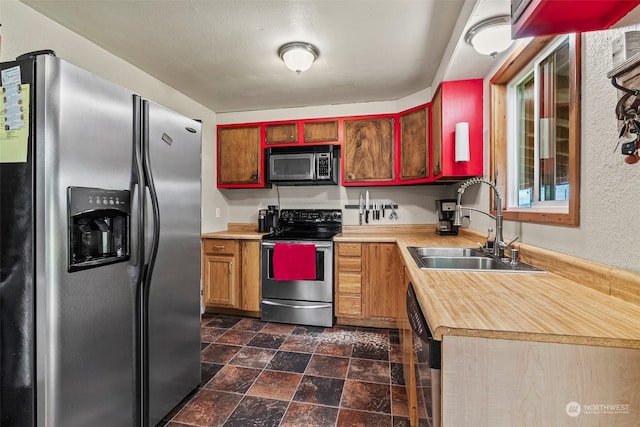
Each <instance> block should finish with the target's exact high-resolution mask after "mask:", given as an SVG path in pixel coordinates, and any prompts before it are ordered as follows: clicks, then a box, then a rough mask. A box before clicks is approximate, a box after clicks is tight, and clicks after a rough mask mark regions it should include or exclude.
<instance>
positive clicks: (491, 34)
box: [464, 15, 513, 58]
mask: <svg viewBox="0 0 640 427" xmlns="http://www.w3.org/2000/svg"><path fill="white" fill-rule="evenodd" d="M464 40H465V41H466V42H467V43H469V44H470V45H471V46H473V48H474V49H475V50H476V52H478V53H479V54H481V55H489V56H491V57H492V58H495V57H496V56H497V55H498V54H499V53H500V52H503V51H505V50H507V49H509V47H510V46H511V44H512V43H513V40H512V39H511V18H510V17H509V16H508V15H503V16H496V17H494V18H489V19H487V20H484V21H482V22H479V23H478V24H476V25H474V26H473V27H471V29H470V30H469V31H467V34H466V35H465V36H464Z"/></svg>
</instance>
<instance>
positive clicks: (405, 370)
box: [397, 268, 418, 426]
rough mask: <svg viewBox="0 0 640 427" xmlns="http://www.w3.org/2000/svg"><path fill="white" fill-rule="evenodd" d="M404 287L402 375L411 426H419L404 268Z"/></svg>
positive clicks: (400, 322) (401, 301)
mask: <svg viewBox="0 0 640 427" xmlns="http://www.w3.org/2000/svg"><path fill="white" fill-rule="evenodd" d="M403 272H404V275H403V286H401V288H400V292H399V293H398V298H397V303H398V333H399V336H400V355H401V360H402V374H403V377H404V384H405V387H406V393H407V407H408V410H409V425H411V426H417V425H418V393H417V385H416V375H415V368H414V366H415V354H414V351H413V331H412V330H411V325H410V324H409V315H408V314H407V288H408V286H409V275H408V273H407V271H406V268H403Z"/></svg>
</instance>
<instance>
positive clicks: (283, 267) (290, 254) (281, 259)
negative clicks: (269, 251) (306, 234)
mask: <svg viewBox="0 0 640 427" xmlns="http://www.w3.org/2000/svg"><path fill="white" fill-rule="evenodd" d="M273 278H274V279H275V280H315V278H316V245H312V244H300V243H276V244H275V246H274V248H273Z"/></svg>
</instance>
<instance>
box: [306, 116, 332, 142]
mask: <svg viewBox="0 0 640 427" xmlns="http://www.w3.org/2000/svg"><path fill="white" fill-rule="evenodd" d="M302 127H303V134H304V142H335V141H338V139H339V138H338V121H337V120H331V121H326V122H305V123H303V125H302Z"/></svg>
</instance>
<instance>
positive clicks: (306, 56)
mask: <svg viewBox="0 0 640 427" xmlns="http://www.w3.org/2000/svg"><path fill="white" fill-rule="evenodd" d="M278 56H279V57H280V59H282V61H283V62H284V65H286V66H287V68H288V69H290V70H291V71H295V72H296V73H298V74H300V73H301V72H303V71H307V70H308V69H309V68H311V64H313V61H315V60H316V59H317V58H318V48H317V47H315V46H314V45H312V44H309V43H304V42H291V43H287V44H284V45H282V46H280V49H278Z"/></svg>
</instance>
